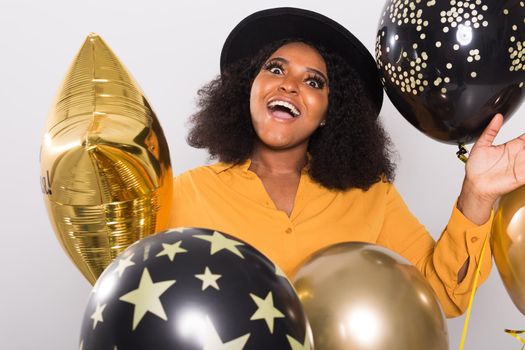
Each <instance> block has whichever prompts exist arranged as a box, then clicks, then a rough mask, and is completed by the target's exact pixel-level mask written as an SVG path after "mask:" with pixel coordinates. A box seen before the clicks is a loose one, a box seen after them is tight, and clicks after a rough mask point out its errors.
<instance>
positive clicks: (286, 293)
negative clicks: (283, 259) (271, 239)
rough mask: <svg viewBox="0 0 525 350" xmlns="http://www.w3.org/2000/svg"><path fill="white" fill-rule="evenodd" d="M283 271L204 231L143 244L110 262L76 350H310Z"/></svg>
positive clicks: (160, 236)
mask: <svg viewBox="0 0 525 350" xmlns="http://www.w3.org/2000/svg"><path fill="white" fill-rule="evenodd" d="M312 343H313V341H312V338H311V330H310V328H309V325H308V321H307V319H306V315H305V313H304V311H303V309H302V306H301V302H300V300H299V298H298V296H297V295H296V293H295V290H294V288H293V287H292V285H291V283H290V282H289V280H288V279H287V278H286V277H285V275H284V274H283V272H282V271H281V270H280V269H279V268H278V267H277V266H276V265H275V264H273V263H272V262H271V261H270V260H268V259H267V258H266V257H265V256H263V255H262V254H261V253H260V252H258V251H257V250H256V249H255V248H253V247H251V246H250V245H248V244H246V243H244V242H242V241H240V240H238V239H236V238H234V237H232V236H230V235H227V234H225V233H221V232H217V231H212V230H206V229H194V228H184V229H182V228H181V229H172V230H167V231H164V232H161V233H157V234H155V235H153V236H150V237H147V238H144V239H142V240H140V241H138V242H136V243H135V244H133V245H131V246H130V247H129V248H128V249H126V250H125V251H124V252H123V253H122V254H121V255H120V256H119V257H118V258H117V259H115V261H113V262H112V263H111V264H110V265H109V266H108V267H107V268H106V270H105V271H104V273H103V274H102V275H101V276H100V278H99V279H98V281H97V283H96V284H95V286H94V288H93V291H92V293H91V294H90V297H89V301H88V304H87V307H86V310H85V313H84V318H83V322H82V329H81V335H80V344H79V348H80V349H81V350H95V349H96V350H139V349H140V350H146V349H159V350H163V349H166V350H167V349H170V350H172V349H179V350H183V349H188V350H193V349H195V350H197V349H198V350H242V349H266V350H267V349H291V350H311V349H313V344H312Z"/></svg>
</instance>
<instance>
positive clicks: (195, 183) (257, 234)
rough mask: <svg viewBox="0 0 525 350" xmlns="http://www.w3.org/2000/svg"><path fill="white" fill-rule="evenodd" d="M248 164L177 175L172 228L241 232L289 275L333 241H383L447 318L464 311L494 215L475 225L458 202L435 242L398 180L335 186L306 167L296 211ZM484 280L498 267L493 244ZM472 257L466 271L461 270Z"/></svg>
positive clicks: (240, 235)
mask: <svg viewBox="0 0 525 350" xmlns="http://www.w3.org/2000/svg"><path fill="white" fill-rule="evenodd" d="M249 166H250V161H248V162H246V163H245V164H242V165H231V164H225V163H217V164H214V165H211V166H203V167H199V168H196V169H194V170H190V171H188V172H185V173H183V174H181V175H179V176H177V177H175V183H174V199H175V201H174V202H175V209H174V212H173V218H172V221H171V227H201V228H208V229H213V230H218V231H222V232H225V233H229V234H231V235H233V236H236V237H238V238H240V239H242V240H244V241H245V242H247V243H249V244H251V245H253V246H254V247H255V248H257V249H258V250H260V251H261V252H262V253H264V254H265V255H266V256H267V257H269V258H270V259H271V260H272V261H274V262H275V263H276V264H277V265H279V266H280V267H281V269H282V270H283V271H284V272H285V273H286V274H287V275H288V276H291V275H292V274H293V273H294V271H295V270H296V269H297V268H298V267H299V266H300V265H301V263H302V262H303V261H304V260H305V259H306V258H307V257H308V256H309V255H310V254H312V253H314V252H315V251H317V250H319V249H321V248H324V247H327V246H330V245H332V244H335V243H340V242H348V241H362V242H370V243H376V244H380V245H382V246H385V247H387V248H389V249H391V250H393V251H395V252H397V253H399V254H401V255H402V256H404V257H405V258H407V259H408V260H410V261H411V262H412V263H413V264H414V265H416V266H417V268H418V269H419V270H420V271H421V272H422V273H423V274H424V276H425V277H426V279H427V280H428V282H430V284H431V285H432V287H433V288H434V290H435V292H436V294H437V296H438V298H439V300H440V302H441V305H442V307H443V309H444V311H445V313H446V315H447V317H454V316H457V315H460V314H461V313H463V312H464V311H465V309H466V308H467V306H468V305H467V304H468V298H469V292H470V290H471V284H472V280H473V277H474V273H475V268H476V265H477V261H478V260H479V257H480V254H481V247H482V244H483V241H484V239H485V237H486V236H487V235H488V234H489V232H490V226H491V222H492V216H491V218H490V220H489V221H488V222H487V223H485V224H483V225H481V226H477V225H475V224H473V223H472V222H470V221H469V220H468V219H467V218H465V217H464V216H463V214H462V213H461V212H460V211H459V210H458V209H457V208H456V206H454V209H453V210H452V215H451V217H450V220H449V222H448V225H447V226H446V228H445V230H444V231H443V233H442V235H441V237H440V239H439V240H438V242H437V243H436V242H435V241H434V240H433V238H432V237H431V236H430V234H429V233H428V232H427V231H426V229H425V227H424V226H423V225H421V224H420V223H419V222H418V220H417V219H416V218H415V217H414V216H413V215H412V214H411V213H410V211H409V210H408V208H407V206H406V205H405V203H404V202H403V200H402V198H401V197H400V195H399V193H398V192H397V190H396V189H395V187H394V185H393V184H391V183H387V182H378V183H376V184H374V185H373V186H372V187H371V188H370V189H369V190H368V191H362V190H360V189H352V190H349V191H345V192H340V191H331V190H328V189H326V188H324V187H322V186H320V185H319V184H317V183H315V182H313V181H312V180H311V179H310V177H309V176H308V174H307V173H306V171H303V173H302V175H301V179H300V182H299V188H298V190H297V195H296V198H295V203H294V208H293V211H292V214H291V216H290V217H288V215H287V214H286V213H285V212H283V211H280V210H278V209H276V207H275V205H274V203H273V201H272V200H271V198H270V197H269V195H268V193H267V192H266V190H265V188H264V185H263V184H262V182H261V181H260V179H259V178H258V177H257V175H256V174H255V173H254V172H252V171H250V170H248V168H249ZM485 254H486V256H485V257H484V258H483V264H482V265H483V266H482V267H481V276H480V281H484V280H485V279H486V278H487V276H488V274H489V272H490V270H491V265H492V259H491V253H490V249H489V247H487V248H486V252H485ZM467 259H470V264H469V269H468V272H467V276H466V277H465V279H464V280H463V281H462V282H461V283H458V282H457V275H458V271H459V270H460V268H461V266H462V265H463V264H464V262H465V261H466V260H467Z"/></svg>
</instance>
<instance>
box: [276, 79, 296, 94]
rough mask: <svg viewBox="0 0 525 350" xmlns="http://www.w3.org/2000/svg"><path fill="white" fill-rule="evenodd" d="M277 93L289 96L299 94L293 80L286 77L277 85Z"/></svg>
mask: <svg viewBox="0 0 525 350" xmlns="http://www.w3.org/2000/svg"><path fill="white" fill-rule="evenodd" d="M279 91H282V92H286V93H289V94H297V93H298V92H299V87H298V84H297V82H296V81H295V79H293V78H291V77H287V78H286V79H284V80H283V81H282V82H281V84H280V85H279Z"/></svg>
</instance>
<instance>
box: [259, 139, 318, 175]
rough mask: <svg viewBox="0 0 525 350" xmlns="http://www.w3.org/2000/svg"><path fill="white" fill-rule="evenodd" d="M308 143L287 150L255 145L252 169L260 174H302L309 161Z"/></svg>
mask: <svg viewBox="0 0 525 350" xmlns="http://www.w3.org/2000/svg"><path fill="white" fill-rule="evenodd" d="M306 150H307V144H305V145H304V146H301V147H295V148H293V149H287V150H275V149H270V148H268V147H265V146H264V145H262V144H259V143H258V144H257V145H255V148H254V151H253V153H252V156H251V161H252V162H251V165H250V170H251V171H253V172H255V173H256V174H258V175H261V174H269V175H290V174H300V173H301V170H302V169H303V168H304V166H305V165H306V163H307V159H308V158H307V156H306Z"/></svg>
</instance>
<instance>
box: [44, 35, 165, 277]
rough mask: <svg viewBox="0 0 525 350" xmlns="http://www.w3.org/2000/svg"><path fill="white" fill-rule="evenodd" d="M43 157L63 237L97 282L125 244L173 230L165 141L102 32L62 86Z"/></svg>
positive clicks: (48, 196) (53, 215)
mask: <svg viewBox="0 0 525 350" xmlns="http://www.w3.org/2000/svg"><path fill="white" fill-rule="evenodd" d="M40 157H41V158H40V162H41V185H42V192H43V193H44V198H45V202H46V206H47V209H48V213H49V217H50V220H51V223H52V225H53V228H54V230H55V233H56V236H57V238H58V240H59V241H60V243H61V244H62V247H63V248H64V250H65V251H66V252H67V254H68V255H69V257H70V258H71V259H72V260H73V262H74V263H75V265H76V266H77V267H78V268H79V269H80V271H81V272H82V274H83V275H84V276H85V277H86V278H87V279H88V280H89V282H90V283H91V284H94V283H95V281H96V279H97V278H98V276H99V275H100V274H101V273H102V271H103V270H104V268H105V267H106V266H107V265H109V263H110V262H111V261H112V260H113V259H114V258H115V257H116V256H117V255H119V253H120V252H122V251H123V250H124V249H126V247H128V246H129V245H131V244H132V243H134V242H135V241H137V240H139V239H141V238H143V237H145V236H148V235H151V234H153V233H155V232H158V231H161V230H164V229H166V228H168V226H167V225H168V223H169V216H170V211H171V201H172V199H171V198H172V184H173V179H172V171H171V164H170V157H169V151H168V146H167V143H166V139H165V138H164V134H163V131H162V129H161V127H160V124H159V122H158V120H157V117H156V116H155V114H154V112H153V110H152V109H151V107H150V105H149V103H148V101H147V100H146V98H145V97H144V94H143V93H142V91H141V90H140V88H139V86H138V85H137V83H136V82H135V81H134V80H133V78H132V77H131V75H130V74H129V73H128V71H127V70H126V69H125V68H124V66H123V65H122V64H121V63H120V61H119V59H118V58H117V57H116V56H115V54H114V53H113V52H112V51H111V49H110V48H109V47H108V46H107V45H106V43H104V41H103V40H102V39H101V38H100V37H99V36H98V35H96V34H90V35H89V36H88V37H87V39H86V41H85V42H84V45H83V46H82V48H81V49H80V51H79V53H78V55H77V56H76V58H75V59H74V61H73V63H72V65H71V67H70V68H69V71H68V72H67V74H66V77H65V79H64V81H63V82H62V86H61V87H60V89H59V91H58V94H57V97H56V100H55V102H54V104H53V106H52V108H51V112H50V114H49V117H48V119H47V123H46V127H45V135H44V139H43V144H42V147H41V154H40Z"/></svg>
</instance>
